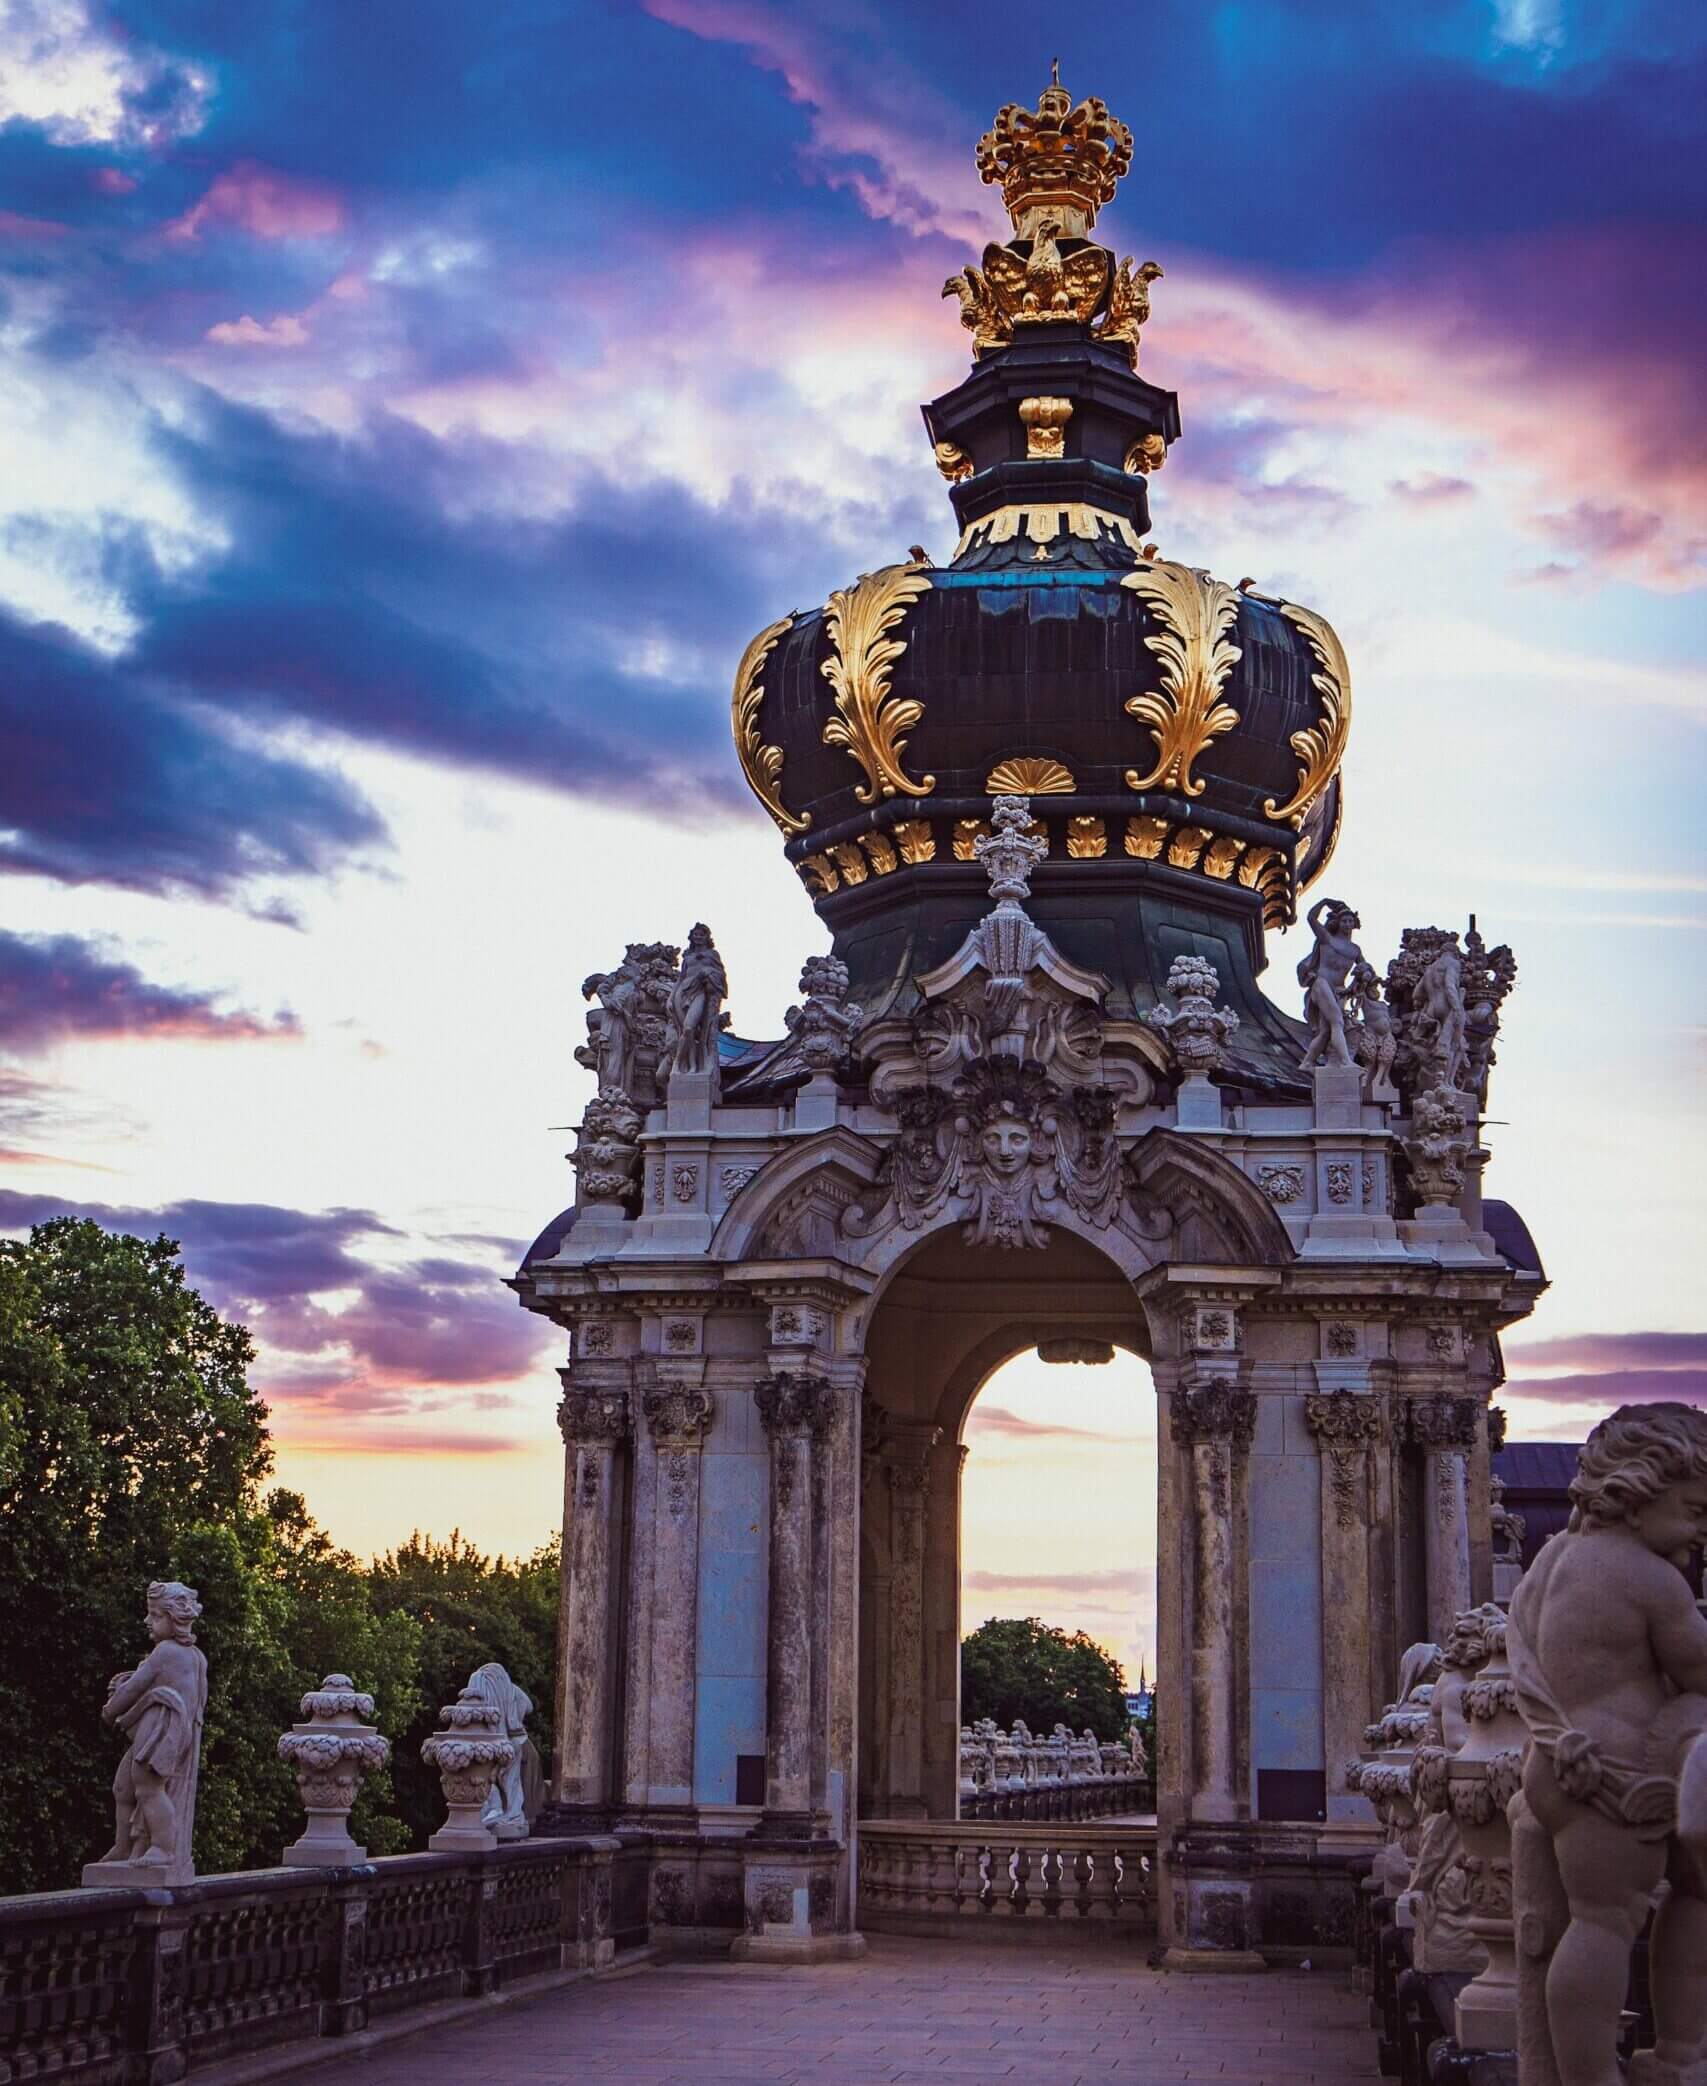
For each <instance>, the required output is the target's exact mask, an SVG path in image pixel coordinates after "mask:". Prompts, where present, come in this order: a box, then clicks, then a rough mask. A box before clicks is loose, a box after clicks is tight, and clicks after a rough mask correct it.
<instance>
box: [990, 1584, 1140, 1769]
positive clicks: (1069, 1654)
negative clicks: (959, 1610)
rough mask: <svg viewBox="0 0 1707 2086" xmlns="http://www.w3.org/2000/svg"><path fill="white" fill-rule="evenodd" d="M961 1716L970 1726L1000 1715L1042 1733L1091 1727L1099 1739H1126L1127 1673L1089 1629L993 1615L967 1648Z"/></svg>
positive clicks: (1003, 1719) (998, 1719)
mask: <svg viewBox="0 0 1707 2086" xmlns="http://www.w3.org/2000/svg"><path fill="white" fill-rule="evenodd" d="M960 1715H961V1721H962V1722H963V1723H968V1724H971V1723H975V1722H976V1721H977V1720H978V1719H979V1718H980V1717H994V1719H995V1720H996V1722H997V1723H998V1724H1000V1725H1002V1726H1003V1727H1004V1728H1006V1727H1007V1726H1009V1725H1011V1724H1012V1723H1013V1720H1014V1719H1015V1717H1022V1718H1023V1719H1024V1720H1025V1722H1026V1723H1027V1724H1028V1725H1029V1726H1030V1728H1031V1730H1032V1732H1033V1733H1034V1734H1037V1735H1046V1734H1047V1733H1049V1732H1050V1731H1052V1730H1053V1729H1054V1728H1055V1726H1056V1725H1057V1724H1065V1725H1066V1726H1067V1728H1068V1729H1069V1730H1070V1731H1083V1730H1084V1729H1085V1727H1086V1725H1089V1726H1090V1728H1091V1730H1093V1731H1094V1732H1095V1733H1096V1735H1097V1737H1098V1738H1099V1739H1109V1740H1116V1741H1118V1740H1122V1739H1124V1738H1125V1736H1126V1731H1127V1725H1128V1722H1129V1719H1128V1717H1127V1714H1126V1681H1125V1676H1124V1675H1123V1673H1122V1672H1121V1668H1120V1662H1119V1660H1118V1659H1116V1658H1114V1657H1113V1656H1112V1654H1110V1653H1109V1652H1106V1651H1105V1650H1104V1649H1103V1648H1102V1646H1101V1645H1100V1644H1097V1643H1095V1642H1093V1640H1092V1639H1091V1638H1089V1637H1087V1636H1086V1635H1085V1633H1084V1631H1083V1630H1075V1631H1074V1632H1073V1634H1072V1636H1070V1637H1069V1636H1068V1634H1067V1632H1066V1631H1065V1630H1056V1629H1051V1628H1050V1627H1049V1625H1048V1624H1047V1623H1042V1622H1039V1621H1038V1619H1037V1617H1036V1616H1035V1615H1032V1616H1027V1617H1026V1618H1025V1619H1024V1620H1023V1621H1021V1620H1018V1619H1013V1618H1010V1619H1008V1620H1006V1621H1002V1620H998V1619H996V1618H995V1617H992V1618H991V1619H990V1621H988V1622H987V1623H985V1624H983V1626H982V1627H981V1628H979V1629H976V1630H974V1631H973V1632H972V1634H971V1636H970V1637H968V1638H966V1639H965V1641H964V1642H963V1643H962V1644H961V1647H960Z"/></svg>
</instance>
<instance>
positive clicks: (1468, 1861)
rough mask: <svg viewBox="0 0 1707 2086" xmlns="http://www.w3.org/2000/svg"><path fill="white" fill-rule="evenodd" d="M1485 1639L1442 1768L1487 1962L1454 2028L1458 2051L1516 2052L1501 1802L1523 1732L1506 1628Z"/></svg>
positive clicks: (1463, 1999)
mask: <svg viewBox="0 0 1707 2086" xmlns="http://www.w3.org/2000/svg"><path fill="white" fill-rule="evenodd" d="M1489 1638H1490V1641H1491V1642H1492V1644H1493V1652H1492V1655H1491V1656H1490V1658H1489V1659H1488V1662H1487V1664H1486V1665H1485V1666H1483V1667H1482V1669H1481V1671H1480V1672H1479V1673H1478V1674H1477V1675H1476V1677H1475V1679H1474V1680H1473V1681H1471V1683H1470V1685H1469V1686H1468V1687H1467V1688H1466V1689H1465V1690H1464V1714H1465V1717H1466V1719H1467V1720H1468V1723H1469V1727H1470V1735H1469V1737H1468V1738H1467V1739H1466V1740H1465V1742H1464V1744H1463V1745H1462V1746H1461V1747H1460V1748H1459V1750H1458V1751H1457V1752H1456V1753H1455V1754H1453V1756H1452V1761H1451V1765H1450V1767H1449V1768H1448V1771H1447V1772H1448V1776H1449V1782H1448V1791H1449V1795H1450V1799H1451V1803H1452V1814H1453V1816H1454V1818H1455V1819H1456V1820H1457V1822H1458V1832H1459V1837H1460V1839H1461V1840H1462V1842H1463V1846H1464V1868H1465V1871H1466V1873H1467V1875H1468V1876H1469V1879H1470V1917H1469V1928H1470V1931H1471V1933H1472V1934H1473V1935H1474V1936H1475V1937H1476V1939H1477V1940H1478V1941H1479V1942H1480V1943H1481V1944H1482V1946H1483V1947H1484V1948H1485V1949H1486V1950H1487V1952H1488V1963H1487V1968H1486V1969H1485V1970H1482V1971H1481V1972H1479V1973H1478V1975H1477V1976H1476V1977H1475V1978H1473V1979H1472V1980H1471V1982H1470V1983H1469V1984H1468V1985H1466V1986H1465V1987H1464V1989H1463V1991H1462V1992H1460V1993H1459V1995H1458V2004H1457V2010H1456V2020H1455V2022H1454V2028H1453V2033H1454V2035H1455V2036H1456V2038H1457V2041H1458V2045H1459V2047H1460V2048H1461V2049H1465V2050H1515V2049H1516V2048H1517V2010H1518V1988H1517V1954H1516V1934H1515V1928H1514V1925H1513V1913H1512V1878H1511V1858H1512V1842H1511V1827H1510V1825H1509V1823H1508V1822H1507V1819H1506V1806H1507V1804H1509V1803H1510V1802H1511V1800H1512V1798H1513V1797H1514V1796H1515V1795H1516V1794H1517V1789H1518V1782H1519V1778H1520V1776H1521V1774H1522V1772H1523V1748H1524V1746H1525V1744H1526V1743H1527V1741H1528V1731H1527V1729H1526V1727H1525V1725H1524V1722H1523V1718H1522V1717H1521V1715H1520V1714H1519V1713H1518V1707H1517V1694H1516V1690H1515V1689H1514V1687H1513V1686H1512V1680H1511V1672H1510V1669H1509V1667H1508V1666H1507V1665H1506V1656H1505V1630H1504V1626H1503V1625H1495V1626H1493V1627H1492V1628H1490V1631H1489Z"/></svg>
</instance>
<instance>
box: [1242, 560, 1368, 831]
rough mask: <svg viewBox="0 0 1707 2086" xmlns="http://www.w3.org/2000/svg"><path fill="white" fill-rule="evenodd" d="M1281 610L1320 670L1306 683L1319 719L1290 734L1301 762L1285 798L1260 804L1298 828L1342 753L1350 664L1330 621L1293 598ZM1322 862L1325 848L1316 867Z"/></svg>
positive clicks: (1347, 720)
mask: <svg viewBox="0 0 1707 2086" xmlns="http://www.w3.org/2000/svg"><path fill="white" fill-rule="evenodd" d="M1280 613H1281V614H1282V615H1283V616H1284V617H1285V618H1286V620H1287V622H1289V623H1296V624H1297V626H1298V628H1299V629H1300V630H1302V631H1303V633H1304V636H1305V639H1306V641H1307V642H1308V644H1309V647H1310V650H1311V651H1312V652H1313V653H1314V654H1315V656H1316V660H1317V663H1318V664H1319V666H1320V667H1321V669H1322V671H1321V672H1320V673H1315V674H1312V675H1311V676H1310V686H1311V687H1312V688H1314V689H1315V691H1316V693H1317V694H1318V695H1319V696H1320V697H1321V699H1322V721H1321V723H1320V724H1312V725H1310V726H1308V727H1307V728H1306V729H1305V730H1303V731H1301V732H1294V733H1293V734H1292V751H1293V752H1294V753H1295V754H1297V756H1298V758H1299V760H1300V761H1301V762H1302V763H1303V765H1302V767H1300V768H1299V770H1298V787H1297V789H1296V791H1294V793H1293V796H1292V800H1291V802H1290V803H1288V804H1279V805H1277V804H1276V803H1275V801H1274V799H1273V798H1272V797H1270V798H1269V799H1268V800H1267V801H1266V802H1265V803H1264V805H1263V809H1264V811H1266V812H1267V813H1268V815H1269V817H1270V818H1272V819H1289V820H1290V821H1291V822H1292V824H1293V826H1294V827H1298V826H1301V825H1303V823H1304V817H1305V814H1306V813H1307V812H1308V811H1309V809H1310V806H1311V805H1312V804H1314V803H1315V801H1316V799H1317V798H1318V797H1319V796H1320V795H1321V794H1322V792H1323V790H1325V789H1326V788H1327V786H1328V784H1329V783H1330V782H1331V781H1332V780H1333V778H1334V775H1335V772H1336V771H1337V770H1338V768H1339V764H1340V762H1341V761H1342V760H1343V759H1344V758H1345V742H1346V740H1347V739H1348V738H1349V737H1350V736H1351V669H1350V667H1349V666H1347V664H1346V657H1345V647H1344V646H1343V645H1342V644H1341V643H1340V641H1339V637H1338V634H1337V633H1336V632H1335V630H1334V628H1333V625H1332V624H1331V623H1328V622H1326V621H1324V619H1323V618H1322V617H1321V616H1318V615H1317V614H1316V613H1315V611H1314V610H1313V609H1308V608H1300V607H1299V606H1298V604H1297V602H1295V601H1286V602H1282V603H1281V608H1280ZM1330 846H1331V842H1330ZM1326 861H1327V855H1326V854H1325V853H1324V855H1323V857H1322V861H1321V863H1318V865H1317V867H1318V869H1319V868H1321V867H1322V866H1323V865H1324V864H1325V863H1326Z"/></svg>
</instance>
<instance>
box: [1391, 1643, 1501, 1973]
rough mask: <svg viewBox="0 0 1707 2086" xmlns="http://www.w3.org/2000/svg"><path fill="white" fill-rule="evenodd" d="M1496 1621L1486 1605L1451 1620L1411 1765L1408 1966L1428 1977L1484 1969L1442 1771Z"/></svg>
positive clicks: (1462, 1726)
mask: <svg viewBox="0 0 1707 2086" xmlns="http://www.w3.org/2000/svg"><path fill="white" fill-rule="evenodd" d="M1502 1620H1503V1618H1502V1616H1501V1613H1500V1610H1499V1609H1498V1608H1496V1607H1494V1606H1493V1604H1492V1603H1491V1602H1490V1603H1488V1604H1487V1605H1485V1606H1483V1607H1481V1608H1470V1609H1466V1610H1465V1611H1464V1613H1463V1614H1461V1615H1459V1616H1457V1617H1455V1618H1454V1620H1453V1624H1452V1628H1451V1630H1450V1631H1449V1632H1448V1634H1447V1639H1446V1642H1445V1644H1444V1645H1443V1646H1442V1647H1441V1655H1440V1677H1439V1679H1438V1680H1436V1681H1435V1683H1434V1686H1433V1688H1432V1689H1431V1690H1430V1693H1429V1702H1428V1718H1427V1722H1426V1725H1425V1727H1424V1730H1423V1736H1422V1743H1421V1744H1420V1745H1419V1746H1418V1747H1417V1754H1416V1759H1415V1761H1414V1762H1413V1764H1412V1769H1411V1777H1412V1782H1413V1785H1414V1787H1415V1790H1416V1800H1417V1810H1418V1811H1419V1813H1420V1814H1421V1817H1422V1826H1421V1829H1420V1830H1419V1832H1418V1834H1417V1853H1416V1860H1415V1861H1414V1862H1413V1863H1412V1865H1411V1876H1410V1893H1411V1907H1410V1909H1411V1918H1412V1920H1413V1923H1414V1927H1415V1932H1416V1941H1415V1944H1414V1947H1413V1952H1412V1957H1411V1961H1412V1964H1413V1967H1414V1968H1416V1969H1418V1970H1422V1971H1426V1972H1427V1973H1428V1974H1429V1975H1430V1976H1437V1975H1451V1974H1456V1973H1459V1972H1463V1973H1466V1974H1468V1975H1471V1976H1474V1974H1475V1973H1476V1972H1477V1971H1479V1970H1480V1969H1481V1968H1482V1967H1483V1965H1484V1964H1485V1963H1486V1961H1487V1951H1486V1950H1485V1949H1484V1948H1483V1947H1482V1945H1481V1943H1480V1942H1479V1941H1478V1940H1477V1939H1476V1937H1475V1936H1474V1935H1473V1934H1472V1933H1471V1931H1470V1879H1469V1875H1468V1872H1467V1871H1466V1868H1465V1863H1464V1842H1463V1839H1462V1837H1461V1835H1460V1833H1459V1830H1458V1821H1457V1819H1456V1817H1455V1816H1454V1815H1453V1811H1452V1804H1451V1799H1450V1794H1449V1782H1450V1773H1449V1768H1450V1762H1451V1759H1452V1756H1453V1754H1455V1753H1456V1752H1458V1751H1459V1750H1460V1749H1461V1748H1462V1747H1463V1746H1464V1744H1465V1742H1466V1740H1467V1739H1468V1738H1469V1735H1470V1726H1469V1723H1468V1721H1467V1720H1466V1717H1465V1713H1464V1695H1465V1690H1466V1689H1467V1688H1468V1687H1469V1685H1470V1681H1471V1677H1472V1676H1473V1675H1474V1673H1475V1671H1476V1669H1477V1668H1478V1667H1479V1666H1480V1665H1481V1664H1482V1663H1483V1662H1484V1660H1485V1659H1486V1658H1487V1656H1488V1652H1489V1648H1490V1640H1489V1625H1490V1622H1500V1621H1502Z"/></svg>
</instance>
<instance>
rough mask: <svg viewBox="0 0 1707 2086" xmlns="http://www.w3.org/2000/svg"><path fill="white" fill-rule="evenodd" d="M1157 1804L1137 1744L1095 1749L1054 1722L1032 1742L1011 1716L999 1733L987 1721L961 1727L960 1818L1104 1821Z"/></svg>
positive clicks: (1093, 1740) (1088, 1736)
mask: <svg viewBox="0 0 1707 2086" xmlns="http://www.w3.org/2000/svg"><path fill="white" fill-rule="evenodd" d="M1153 1806H1154V1783H1153V1781H1152V1779H1151V1777H1150V1775H1149V1772H1148V1769H1147V1765H1146V1762H1145V1760H1144V1752H1143V1747H1142V1745H1141V1744H1138V1745H1135V1746H1122V1745H1113V1744H1108V1743H1099V1741H1098V1739H1097V1736H1096V1733H1095V1732H1094V1731H1091V1730H1090V1729H1089V1728H1087V1729H1086V1730H1085V1731H1083V1732H1082V1733H1080V1734H1079V1735H1077V1736H1075V1735H1074V1734H1073V1733H1072V1732H1071V1731H1069V1730H1068V1729H1067V1727H1066V1725H1065V1724H1057V1725H1056V1726H1055V1729H1054V1730H1053V1731H1052V1732H1051V1733H1050V1734H1049V1735H1048V1737H1046V1738H1034V1737H1033V1736H1032V1734H1031V1731H1030V1730H1029V1728H1028V1727H1027V1726H1026V1725H1025V1723H1023V1722H1022V1721H1021V1720H1020V1719H1019V1718H1017V1717H1016V1718H1015V1720H1014V1725H1013V1729H1012V1730H1011V1731H1003V1730H1000V1729H998V1727H997V1725H996V1724H995V1722H994V1721H993V1720H992V1719H991V1718H989V1717H984V1718H981V1719H980V1720H979V1722H978V1723H976V1724H963V1725H962V1726H961V1729H960V1815H961V1816H962V1817H963V1818H1011V1819H1020V1818H1036V1819H1048V1818H1108V1817H1113V1816H1116V1815H1118V1814H1119V1813H1120V1812H1123V1811H1147V1810H1150V1809H1152V1808H1153Z"/></svg>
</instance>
